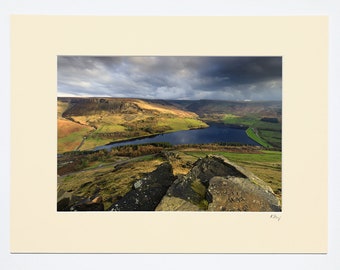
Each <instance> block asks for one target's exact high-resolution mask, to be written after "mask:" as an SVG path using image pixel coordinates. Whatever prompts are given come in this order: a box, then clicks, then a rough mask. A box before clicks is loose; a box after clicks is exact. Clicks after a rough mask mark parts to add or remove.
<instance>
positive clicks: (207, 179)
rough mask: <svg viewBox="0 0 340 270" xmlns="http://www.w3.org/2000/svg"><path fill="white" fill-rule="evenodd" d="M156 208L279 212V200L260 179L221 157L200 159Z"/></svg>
mask: <svg viewBox="0 0 340 270" xmlns="http://www.w3.org/2000/svg"><path fill="white" fill-rule="evenodd" d="M156 210H159V211H197V210H208V211H254V212H255V211H256V212H266V211H269V212H272V211H281V206H280V201H279V199H278V198H277V197H276V196H275V194H274V192H273V191H272V189H271V188H270V187H269V186H268V185H266V184H265V182H264V181H262V180H261V179H260V178H258V177H256V176H255V175H254V174H253V173H251V172H249V171H247V170H245V169H244V168H242V167H240V166H238V165H236V164H234V163H232V162H230V161H229V160H227V159H226V158H224V157H220V156H207V157H206V158H203V159H199V160H198V161H197V162H196V163H195V164H194V167H193V168H192V169H191V171H190V172H189V173H188V174H187V175H185V176H182V177H179V178H178V179H177V180H176V181H174V183H173V184H172V185H171V186H170V188H169V189H168V192H167V194H166V196H164V198H163V199H162V201H161V203H160V204H159V205H158V206H157V208H156Z"/></svg>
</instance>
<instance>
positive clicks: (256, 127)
mask: <svg viewBox="0 0 340 270" xmlns="http://www.w3.org/2000/svg"><path fill="white" fill-rule="evenodd" d="M223 122H224V123H225V124H231V125H240V126H244V127H247V128H248V129H247V131H246V133H247V135H248V137H250V138H251V139H253V140H254V141H256V142H258V143H259V144H261V145H262V146H264V147H266V148H271V147H275V148H281V138H282V135H281V133H282V127H281V123H270V122H265V121H262V120H261V118H260V117H256V116H235V115H230V114H227V115H225V116H224V118H223Z"/></svg>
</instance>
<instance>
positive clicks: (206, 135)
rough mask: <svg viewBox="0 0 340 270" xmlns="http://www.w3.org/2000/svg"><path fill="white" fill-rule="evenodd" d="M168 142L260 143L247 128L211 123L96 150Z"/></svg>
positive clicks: (176, 143)
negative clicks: (249, 134)
mask: <svg viewBox="0 0 340 270" xmlns="http://www.w3.org/2000/svg"><path fill="white" fill-rule="evenodd" d="M156 142H168V143H171V144H172V145H178V144H203V143H231V142H232V143H241V144H248V145H259V144H258V143H257V142H255V141H253V140H252V139H250V138H249V137H248V136H247V134H246V132H245V129H242V128H234V127H228V126H226V125H223V124H217V123H209V127H208V128H204V129H192V130H183V131H176V132H171V133H165V134H159V135H154V136H150V137H144V138H140V139H133V140H128V141H120V142H115V143H111V144H107V145H103V146H98V147H96V148H94V150H100V149H107V150H109V149H111V148H112V147H118V146H124V145H135V144H144V143H156Z"/></svg>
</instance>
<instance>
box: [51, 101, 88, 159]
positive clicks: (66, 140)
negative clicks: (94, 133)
mask: <svg viewBox="0 0 340 270" xmlns="http://www.w3.org/2000/svg"><path fill="white" fill-rule="evenodd" d="M67 108H68V104H67V103H65V102H60V101H58V119H57V124H58V153H63V152H65V151H72V150H75V149H76V148H77V147H78V146H79V145H80V143H81V142H82V140H83V137H84V136H85V135H87V134H88V133H89V132H90V131H91V130H92V129H93V128H91V127H88V126H84V125H81V124H78V123H75V122H73V121H70V120H68V119H65V118H63V117H62V114H63V112H64V111H65V110H67Z"/></svg>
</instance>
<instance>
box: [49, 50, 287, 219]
mask: <svg viewBox="0 0 340 270" xmlns="http://www.w3.org/2000/svg"><path fill="white" fill-rule="evenodd" d="M56 101H57V109H58V112H57V125H58V126H57V131H58V134H57V135H58V140H57V142H58V146H57V153H56V155H57V173H58V177H57V190H56V192H57V201H56V207H57V211H60V212H65V211H229V212H235V211H237V212H246V211H248V212H281V211H282V57H281V56H66V55H65V56H64V55H59V56H58V57H57V100H56Z"/></svg>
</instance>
